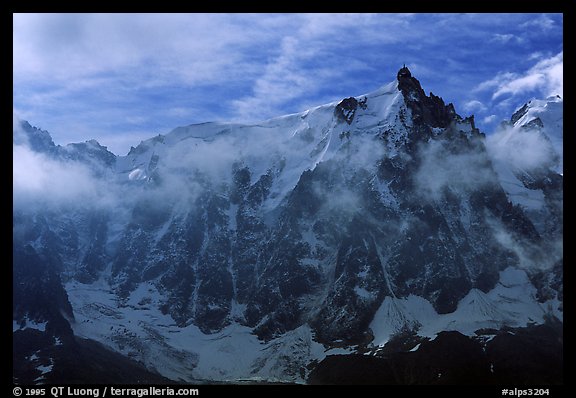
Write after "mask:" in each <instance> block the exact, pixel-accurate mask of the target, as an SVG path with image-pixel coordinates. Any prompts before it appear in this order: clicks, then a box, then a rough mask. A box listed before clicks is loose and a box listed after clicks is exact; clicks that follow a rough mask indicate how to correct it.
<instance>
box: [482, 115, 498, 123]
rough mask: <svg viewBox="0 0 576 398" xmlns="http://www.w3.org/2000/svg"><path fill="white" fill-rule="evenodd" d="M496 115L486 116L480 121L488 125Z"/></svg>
mask: <svg viewBox="0 0 576 398" xmlns="http://www.w3.org/2000/svg"><path fill="white" fill-rule="evenodd" d="M496 117H497V116H496V115H488V116H486V117H484V118H483V119H482V123H485V124H490V123H492V122H494V120H496Z"/></svg>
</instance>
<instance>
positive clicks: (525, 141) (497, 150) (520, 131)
mask: <svg viewBox="0 0 576 398" xmlns="http://www.w3.org/2000/svg"><path fill="white" fill-rule="evenodd" d="M486 149H487V150H488V153H489V154H490V156H491V158H492V159H493V160H494V161H496V162H504V164H507V165H509V166H510V167H512V169H513V170H514V169H520V170H527V171H529V170H532V169H535V168H539V167H543V166H545V167H552V166H553V165H554V163H555V162H557V159H556V155H555V153H554V149H553V147H552V145H551V143H550V141H549V140H548V139H547V138H546V136H545V135H544V134H542V133H541V132H540V131H539V130H531V129H525V128H517V127H511V126H501V127H500V128H499V129H497V130H496V132H494V133H493V134H490V135H488V136H487V137H486Z"/></svg>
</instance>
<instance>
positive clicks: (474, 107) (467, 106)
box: [463, 100, 486, 112]
mask: <svg viewBox="0 0 576 398" xmlns="http://www.w3.org/2000/svg"><path fill="white" fill-rule="evenodd" d="M463 108H464V110H465V111H466V112H475V111H479V112H482V111H485V110H486V106H485V105H484V104H483V103H482V102H480V101H478V100H471V101H468V102H466V103H464V106H463Z"/></svg>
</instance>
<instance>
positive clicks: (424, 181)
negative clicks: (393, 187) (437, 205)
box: [414, 140, 496, 201]
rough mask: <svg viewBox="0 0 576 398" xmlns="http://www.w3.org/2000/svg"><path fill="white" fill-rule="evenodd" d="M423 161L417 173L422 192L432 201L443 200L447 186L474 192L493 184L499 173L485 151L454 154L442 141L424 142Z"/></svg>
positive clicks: (415, 180) (417, 185)
mask: <svg viewBox="0 0 576 398" xmlns="http://www.w3.org/2000/svg"><path fill="white" fill-rule="evenodd" d="M419 153H420V158H421V163H420V166H419V168H418V170H417V171H416V173H415V176H414V184H415V185H416V189H417V190H418V192H419V193H420V194H421V195H423V196H424V197H426V198H428V199H430V200H434V201H437V200H440V199H441V198H442V195H443V193H444V191H445V189H446V188H448V187H450V188H453V189H455V190H457V191H461V190H464V191H468V192H469V191H471V190H475V189H479V188H481V187H482V186H483V185H486V184H489V183H493V182H494V179H495V178H496V177H495V174H494V173H493V172H492V170H491V169H490V168H489V167H487V165H488V164H487V162H488V159H487V156H486V154H485V153H483V152H481V151H476V150H472V151H468V152H460V153H453V152H452V151H450V150H449V149H448V148H447V144H446V142H444V141H442V140H431V141H429V142H428V143H426V144H423V145H420V147H419Z"/></svg>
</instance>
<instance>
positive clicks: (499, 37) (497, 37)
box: [490, 33, 524, 44]
mask: <svg viewBox="0 0 576 398" xmlns="http://www.w3.org/2000/svg"><path fill="white" fill-rule="evenodd" d="M490 41H493V42H496V43H500V44H509V43H511V42H516V43H523V42H524V39H523V38H522V37H520V36H516V35H513V34H511V33H505V34H501V33H494V34H493V35H492V38H491V39H490Z"/></svg>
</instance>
